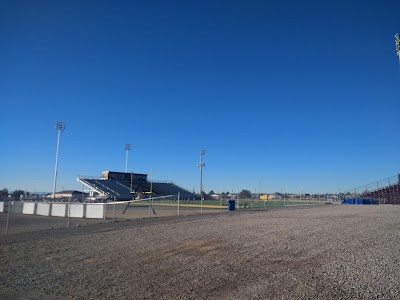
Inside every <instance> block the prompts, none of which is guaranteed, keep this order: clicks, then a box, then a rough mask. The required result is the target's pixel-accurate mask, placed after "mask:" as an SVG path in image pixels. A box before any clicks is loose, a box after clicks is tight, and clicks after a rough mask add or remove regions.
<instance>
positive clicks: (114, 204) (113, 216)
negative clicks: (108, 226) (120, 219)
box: [106, 196, 115, 221]
mask: <svg viewBox="0 0 400 300" xmlns="http://www.w3.org/2000/svg"><path fill="white" fill-rule="evenodd" d="M106 207H107V206H106ZM113 221H115V196H114V204H113Z"/></svg>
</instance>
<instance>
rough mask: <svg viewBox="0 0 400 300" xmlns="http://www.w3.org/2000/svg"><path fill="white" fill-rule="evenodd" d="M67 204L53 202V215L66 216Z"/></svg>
mask: <svg viewBox="0 0 400 300" xmlns="http://www.w3.org/2000/svg"><path fill="white" fill-rule="evenodd" d="M66 209H67V204H65V203H53V204H52V205H51V215H52V216H53V217H65V216H66V211H67V210H66Z"/></svg>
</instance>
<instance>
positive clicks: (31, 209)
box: [22, 202, 36, 215]
mask: <svg viewBox="0 0 400 300" xmlns="http://www.w3.org/2000/svg"><path fill="white" fill-rule="evenodd" d="M35 206H36V203H34V202H24V203H23V204H22V214H24V215H33V214H35Z"/></svg>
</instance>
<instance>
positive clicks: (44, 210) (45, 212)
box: [36, 202, 50, 216]
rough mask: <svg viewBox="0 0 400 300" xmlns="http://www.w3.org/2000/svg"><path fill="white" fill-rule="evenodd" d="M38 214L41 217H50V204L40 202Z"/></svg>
mask: <svg viewBox="0 0 400 300" xmlns="http://www.w3.org/2000/svg"><path fill="white" fill-rule="evenodd" d="M36 214H37V215H40V216H49V215H50V203H42V202H39V203H38V204H37V207H36Z"/></svg>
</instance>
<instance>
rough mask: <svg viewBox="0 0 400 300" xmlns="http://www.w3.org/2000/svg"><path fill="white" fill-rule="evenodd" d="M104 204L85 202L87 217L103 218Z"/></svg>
mask: <svg viewBox="0 0 400 300" xmlns="http://www.w3.org/2000/svg"><path fill="white" fill-rule="evenodd" d="M104 214H105V204H103V203H90V204H89V203H88V204H86V218H87V219H104Z"/></svg>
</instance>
